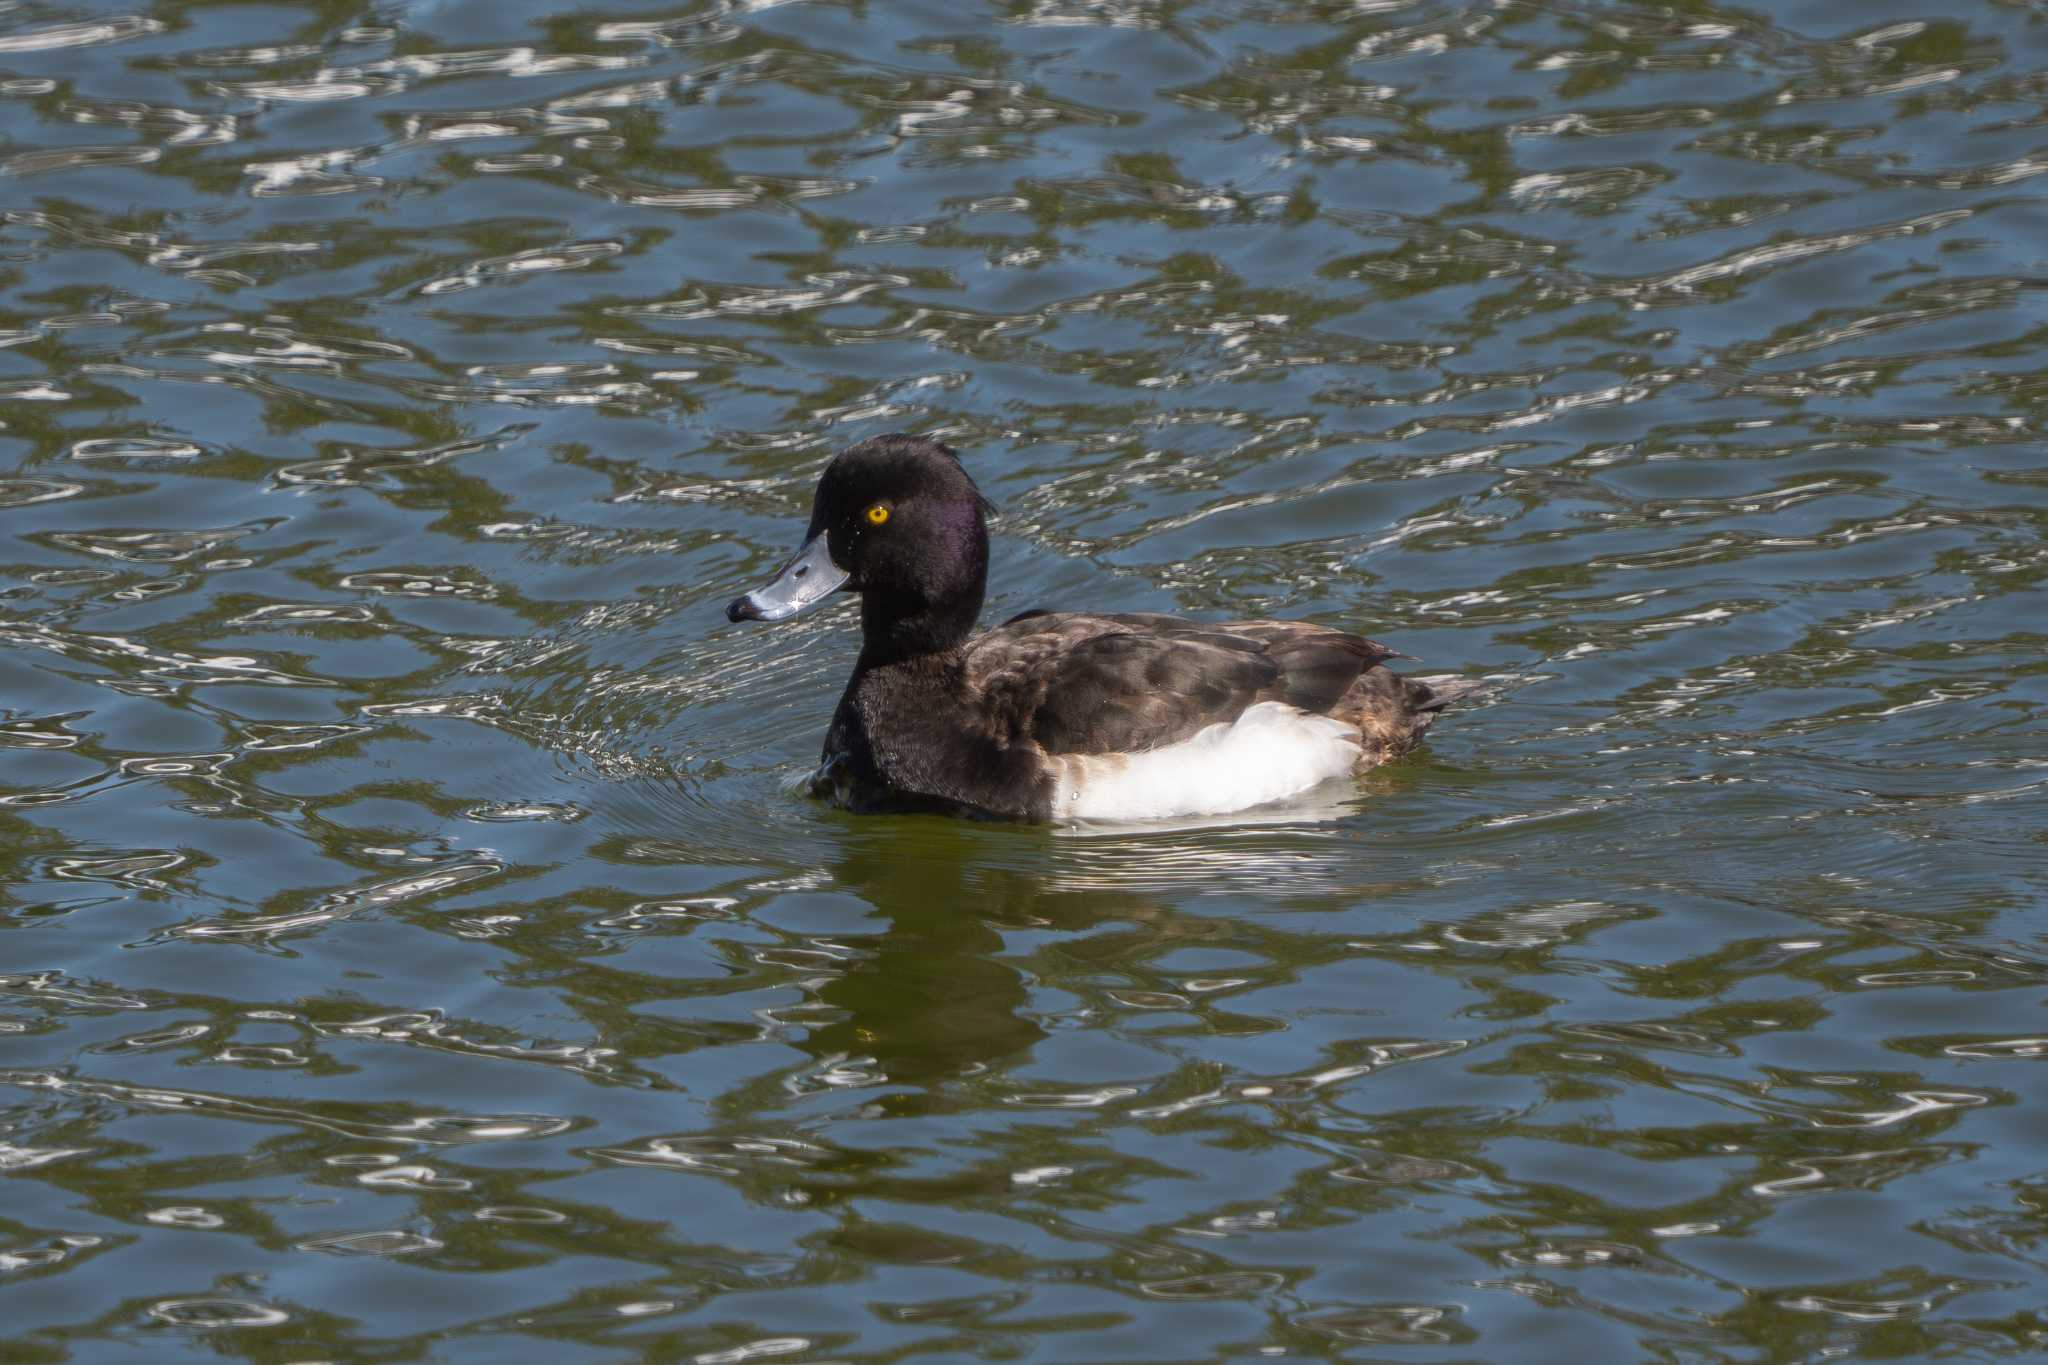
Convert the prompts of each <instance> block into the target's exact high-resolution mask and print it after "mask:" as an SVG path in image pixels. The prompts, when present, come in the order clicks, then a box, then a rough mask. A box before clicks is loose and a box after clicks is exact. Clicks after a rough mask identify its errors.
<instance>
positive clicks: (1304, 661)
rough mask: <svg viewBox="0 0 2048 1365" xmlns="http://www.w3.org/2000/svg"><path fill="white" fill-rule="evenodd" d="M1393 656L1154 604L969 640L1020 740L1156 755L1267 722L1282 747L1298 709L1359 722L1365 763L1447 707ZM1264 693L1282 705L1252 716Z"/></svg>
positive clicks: (1364, 642) (1345, 641)
mask: <svg viewBox="0 0 2048 1365" xmlns="http://www.w3.org/2000/svg"><path fill="white" fill-rule="evenodd" d="M1392 657H1394V651H1393V650H1391V649H1389V648H1388V647H1387V646H1385V645H1383V644H1380V643H1379V642H1377V641H1375V640H1368V639H1366V638H1364V637H1363V636H1358V635H1352V634H1350V633H1348V632H1345V631H1341V630H1335V629H1332V628H1330V627H1328V626H1318V625H1313V624H1310V623H1307V622H1301V621H1225V622H1220V623H1207V622H1198V621H1187V620H1183V619H1181V618H1179V617H1174V616H1160V615H1152V614H1149V613H1128V614H1124V613H1119V614H1100V615H1098V614H1095V613H1081V612H1049V611H1033V612H1026V613H1024V614H1023V615H1021V616H1017V617H1013V618H1012V619H1010V620H1008V621H1005V622H1004V623H1003V624H1002V625H1000V626H997V627H996V628H995V629H993V630H991V631H989V632H987V633H986V634H984V635H981V636H978V637H976V638H975V639H973V640H970V641H969V642H968V645H967V669H968V676H969V679H970V680H971V682H972V683H973V684H974V685H975V687H976V688H977V689H978V690H979V692H980V693H981V696H982V698H983V705H984V706H985V708H986V712H987V714H988V716H989V718H990V720H991V722H992V723H993V724H994V725H995V726H996V728H997V730H998V733H999V735H1000V737H1001V738H1003V739H1004V740H1005V741H1006V742H1009V743H1023V744H1030V745H1035V746H1037V747H1039V748H1041V749H1043V750H1044V751H1045V752H1046V753H1047V754H1048V755H1119V754H1143V753H1149V752H1152V751H1156V750H1160V749H1165V748H1168V747H1170V746H1177V745H1182V744H1183V743H1184V742H1185V741H1189V740H1192V739H1194V738H1195V737H1196V736H1198V735H1202V734H1203V732H1205V731H1209V730H1211V727H1215V726H1232V727H1233V728H1236V729H1244V728H1246V725H1248V724H1250V723H1252V722H1257V723H1259V725H1260V726H1261V728H1262V729H1263V730H1264V731H1266V733H1262V734H1261V735H1259V736H1257V737H1256V739H1257V741H1258V742H1260V743H1265V744H1270V743H1271V742H1273V740H1274V739H1275V738H1276V737H1277V734H1278V727H1279V726H1281V725H1282V723H1283V722H1284V720H1285V718H1287V717H1298V716H1300V715H1302V714H1305V715H1306V716H1308V717H1317V716H1327V717H1330V718H1331V719H1333V720H1336V721H1338V722H1340V723H1341V724H1342V725H1344V726H1347V727H1349V728H1350V729H1351V730H1353V731H1356V732H1357V733H1356V736H1355V743H1356V746H1357V750H1358V753H1357V757H1356V760H1355V762H1354V763H1353V764H1351V765H1350V766H1353V767H1355V768H1357V769H1364V768H1367V767H1371V766H1373V765H1374V764H1377V763H1380V762H1384V761H1385V760H1387V759H1389V758H1393V757H1396V756H1398V755H1400V754H1402V753H1405V752H1406V751H1407V750H1408V749H1410V748H1412V747H1414V744H1415V742H1416V741H1417V739H1419V738H1420V736H1421V734H1422V731H1423V730H1424V729H1426V728H1427V727H1428V725H1429V722H1430V720H1431V719H1433V718H1434V715H1435V712H1436V711H1437V710H1439V709H1440V708H1441V707H1442V705H1443V704H1444V700H1445V699H1444V698H1440V697H1438V696H1437V695H1436V693H1434V692H1433V691H1432V690H1431V689H1430V688H1429V687H1427V686H1425V685H1424V684H1422V683H1418V682H1415V681H1414V680H1412V679H1406V678H1402V677H1399V676H1398V675H1396V674H1394V673H1392V672H1390V671H1389V670H1388V669H1386V668H1385V667H1383V666H1382V665H1383V664H1384V662H1385V661H1386V660H1387V659H1390V658H1392ZM1261 703H1277V704H1278V705H1275V706H1270V707H1267V708H1265V709H1264V710H1262V711H1260V712H1258V713H1255V714H1254V715H1253V716H1250V717H1247V715H1246V713H1247V712H1248V711H1251V709H1252V708H1253V707H1257V706H1259V705H1260V704H1261ZM1241 721H1243V722H1246V725H1240V724H1239V722H1241ZM1297 728H1299V727H1297ZM1319 733H1321V734H1323V735H1325V736H1329V735H1332V734H1334V731H1333V730H1332V729H1331V727H1329V726H1327V725H1324V726H1323V727H1322V728H1321V731H1320V732H1319ZM1251 738H1254V737H1252V736H1247V739H1251ZM1233 761H1239V760H1233Z"/></svg>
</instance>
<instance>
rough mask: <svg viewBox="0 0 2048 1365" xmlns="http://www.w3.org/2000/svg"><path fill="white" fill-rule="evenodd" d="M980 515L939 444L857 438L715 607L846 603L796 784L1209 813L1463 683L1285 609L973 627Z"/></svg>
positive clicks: (1131, 813)
mask: <svg viewBox="0 0 2048 1365" xmlns="http://www.w3.org/2000/svg"><path fill="white" fill-rule="evenodd" d="M994 511H995V508H994V505H993V504H992V503H991V502H989V500H988V499H987V498H985V497H983V496H982V493H981V491H980V489H979V488H977V487H976V486H975V482H974V480H973V478H972V477H971V476H970V475H969V474H968V472H967V470H966V468H965V466H964V465H963V464H962V463H961V460H960V456H959V453H958V452H957V451H955V450H954V449H953V448H952V447H950V446H947V445H945V444H943V443H942V442H940V441H937V440H934V439H931V438H929V437H925V436H917V435H908V434H902V433H897V434H891V435H886V436H876V437H871V438H869V439H867V440H864V441H861V442H859V443H858V444H856V445H853V446H849V447H847V448H846V449H844V450H842V451H841V452H839V453H838V454H837V455H835V456H834V457H833V458H832V459H831V460H830V462H829V463H827V465H826V466H825V469H824V472H823V474H822V475H821V476H820V478H819V480H818V486H817V491H816V494H815V496H814V497H813V499H812V504H811V519H810V525H809V527H808V529H807V530H806V531H805V533H804V538H803V542H802V544H801V545H800V546H799V547H798V549H797V551H796V553H795V554H794V555H792V556H790V558H789V560H788V561H787V562H786V563H784V564H783V565H782V567H781V568H780V570H779V571H778V572H777V573H776V574H775V575H774V577H773V578H772V579H771V580H770V581H769V582H768V583H766V584H765V585H763V586H761V587H758V588H755V589H754V590H753V591H751V592H747V593H745V594H743V595H742V596H740V597H738V598H736V599H735V600H734V601H733V602H732V603H731V604H730V605H729V606H727V607H726V617H727V619H728V620H729V621H731V622H734V623H739V622H744V621H783V620H787V619H789V618H791V617H793V616H796V615H797V614H799V613H800V612H803V611H806V610H809V609H810V608H813V607H816V606H817V605H819V604H820V603H822V602H825V601H826V600H827V599H829V598H831V597H832V596H833V595H834V594H836V593H841V592H845V593H854V594H858V595H859V598H860V629H861V646H860V654H859V657H858V658H857V659H856V661H855V663H854V666H853V675H852V677H851V678H850V679H849V680H848V681H847V684H846V690H845V692H844V694H843V695H842V696H841V697H840V699H839V705H838V707H837V708H836V709H835V710H834V711H833V713H832V721H831V724H830V725H829V727H828V728H827V730H826V733H825V744H824V751H823V753H822V755H821V757H820V761H819V765H818V768H817V770H816V771H815V773H814V774H813V775H812V776H811V779H810V784H809V785H810V790H811V792H812V793H813V794H814V795H817V796H820V797H824V798H827V799H830V800H833V801H836V802H837V803H838V804H840V805H842V806H844V807H846V808H847V809H849V810H851V811H854V812H861V813H868V812H896V813H913V812H925V813H938V814H948V815H957V816H968V817H976V818H981V819H995V820H1010V821H1023V822H1033V823H1040V824H1045V823H1057V824H1086V823H1095V822H1113V823H1121V822H1130V821H1147V820H1164V819H1174V818H1186V817H1209V816H1219V815H1227V814H1229V813H1231V812H1234V811H1239V810H1245V809H1249V808H1251V807H1254V806H1263V805H1268V804H1271V803H1274V802H1280V801H1285V800H1288V799H1289V798H1292V797H1297V796H1300V795H1302V794H1303V793H1306V792H1308V791H1309V790H1310V789H1312V788H1315V787H1318V786H1320V785H1321V784H1323V783H1326V782H1332V781H1335V780H1336V779H1339V778H1343V777H1346V776H1349V775H1353V774H1356V773H1361V772H1364V771H1366V770H1367V769H1370V768H1373V767H1376V766H1378V765H1379V764H1382V763H1386V762H1388V761H1390V760H1393V759H1396V758H1399V757H1401V756H1402V755H1404V754H1406V753H1408V752H1409V751H1411V750H1412V749H1414V748H1415V746H1416V745H1417V744H1418V743H1419V742H1420V741H1421V739H1422V737H1423V734H1424V732H1425V731H1427V730H1428V729H1429V727H1430V724H1431V723H1432V722H1433V721H1434V720H1435V719H1436V717H1437V716H1438V715H1439V714H1440V713H1441V712H1442V711H1443V710H1444V708H1445V707H1446V706H1447V705H1448V704H1449V703H1450V702H1452V701H1453V700H1455V699H1456V698H1457V697H1459V696H1462V695H1464V694H1465V693H1466V692H1467V691H1469V690H1471V688H1472V687H1473V686H1475V684H1470V683H1466V682H1463V681H1461V680H1455V679H1429V680H1426V681H1425V680H1422V679H1417V678H1413V677H1404V676H1402V675H1400V674H1397V673H1394V672H1393V671H1391V670H1390V669H1388V668H1387V667H1386V664H1387V661H1388V660H1389V659H1394V658H1399V657H1403V656H1400V655H1397V654H1396V653H1395V651H1394V650H1392V649H1390V648H1389V647H1388V646H1386V645H1383V644H1381V643H1379V642H1378V641H1376V640H1369V639H1366V638H1365V637H1364V636H1361V635H1355V634H1352V633H1350V632H1348V631H1343V630H1339V629H1336V628H1334V627H1331V626H1324V625H1317V624H1314V623H1311V622H1306V621H1276V620H1250V621H1222V622H1213V623H1212V622H1203V621H1194V620H1187V619H1184V618H1181V617H1177V616H1168V615H1160V614H1155V613H1150V612H1114V611H1110V612H1092V611H1053V610H1045V609H1038V610H1032V611H1026V612H1023V613H1022V614H1020V615H1017V616H1013V617H1011V618H1010V619H1008V620H1007V621H1004V622H1003V623H1002V624H1001V625H998V626H995V627H994V628H992V629H990V630H986V631H983V632H982V633H980V634H975V626H976V624H977V623H978V622H979V620H980V617H981V610H982V605H983V602H984V599H985V597H986V595H987V587H988V563H989V531H988V521H989V517H990V516H991V515H993V513H994Z"/></svg>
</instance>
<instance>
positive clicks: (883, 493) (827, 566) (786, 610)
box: [725, 435, 990, 654]
mask: <svg viewBox="0 0 2048 1365" xmlns="http://www.w3.org/2000/svg"><path fill="white" fill-rule="evenodd" d="M989 510H990V507H989V503H988V501H987V499H985V498H983V497H982V496H981V493H980V492H979V490H977V489H976V488H975V486H974V480H973V479H971V478H969V477H968V476H967V471H966V470H965V469H962V468H961V467H960V457H959V456H958V455H956V454H955V453H954V452H953V450H952V449H951V448H950V447H948V446H944V445H941V444H940V443H939V442H937V441H933V440H928V439H926V438H925V437H922V436H901V435H897V436H877V437H874V438H873V439H871V440H866V441H862V442H861V443H860V444H859V445H856V446H851V447H849V448H847V449H846V450H844V451H841V452H840V453H839V454H838V455H837V456H836V457H834V459H833V460H832V463H830V464H828V465H826V466H825V473H824V475H823V476H822V477H821V478H820V479H819V480H818V492H817V495H816V497H815V498H814V499H813V501H812V503H811V524H810V529H809V530H808V531H807V532H806V533H805V536H804V544H803V548H802V549H800V550H798V551H797V553H796V555H795V557H794V558H792V559H791V560H790V561H789V563H788V564H786V565H785V566H784V567H783V569H782V571H781V572H780V573H779V574H777V575H776V578H775V580H774V581H773V582H772V583H770V584H768V585H767V586H766V587H763V588H757V589H756V590H755V591H753V592H750V593H748V594H747V595H746V596H744V597H741V598H739V599H738V600H737V601H735V602H734V603H733V604H732V605H731V606H729V607H727V608H726V609H725V611H726V616H727V617H728V618H729V619H731V620H734V621H779V620H783V619H785V618H786V617H790V616H794V615H796V614H797V613H798V612H800V611H802V610H804V609H805V608H807V607H810V606H813V605H815V604H816V603H818V602H820V601H822V600H823V599H824V598H825V597H826V596H827V595H829V594H830V593H831V592H832V591H833V590H834V589H835V588H836V589H843V590H845V591H848V592H857V593H860V594H861V596H862V602H861V622H862V627H863V629H864V631H865V633H866V635H867V641H868V645H869V647H870V648H871V649H878V648H879V649H883V650H885V651H886V652H887V653H890V654H915V653H926V652H932V651H936V650H944V649H950V648H952V647H953V646H955V645H957V644H959V643H960V642H961V641H962V640H964V639H966V637H967V633H968V632H969V631H970V630H972V629H973V627H974V622H975V619H976V618H977V617H978V616H979V615H980V614H981V603H982V595H983V591H984V589H985V587H986V584H987V580H988V523H987V520H986V517H987V513H988V511H989Z"/></svg>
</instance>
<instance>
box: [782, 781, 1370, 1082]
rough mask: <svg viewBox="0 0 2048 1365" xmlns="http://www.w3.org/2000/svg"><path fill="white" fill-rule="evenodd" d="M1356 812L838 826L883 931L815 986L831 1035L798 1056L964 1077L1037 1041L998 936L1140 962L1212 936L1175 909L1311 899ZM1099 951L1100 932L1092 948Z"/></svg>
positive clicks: (852, 879) (835, 869) (814, 1033)
mask: <svg viewBox="0 0 2048 1365" xmlns="http://www.w3.org/2000/svg"><path fill="white" fill-rule="evenodd" d="M1353 808H1354V807H1351V806H1348V805H1347V806H1337V805H1334V804H1332V805H1330V806H1329V807H1328V808H1323V807H1317V808H1314V809H1312V810H1310V809H1303V808H1294V809H1282V810H1276V811H1275V812H1272V813H1271V819H1270V820H1269V821H1268V822H1267V823H1264V824H1260V823H1256V822H1248V821H1246V820H1244V819H1243V818H1240V819H1238V820H1237V821H1235V822H1234V823H1233V824H1232V825H1231V826H1230V827H1229V828H1227V829H1226V828H1208V827H1204V828H1201V829H1187V830H1159V829H1157V828H1154V829H1150V830H1145V831H1135V830H1132V831H1106V830H1099V831H1091V832H1085V833H1086V834H1088V835H1090V836H1092V837H1072V836H1073V833H1074V832H1061V831H1054V830H1047V829H1034V828H1020V827H1015V826H991V825H983V824H976V823H973V822H968V821H960V820H947V819H943V818H939V817H931V816H918V817H904V818H887V817H883V818H876V817H843V818H842V820H841V827H840V831H839V834H840V837H839V839H838V840H837V852H836V854H835V855H834V856H833V858H832V860H831V862H830V865H829V867H830V873H831V875H832V878H833V881H834V882H835V883H836V884H837V886H838V887H839V888H840V889H843V890H846V891H849V892H851V893H852V894H854V895H856V896H858V897H860V898H861V899H862V900H864V901H865V902H867V904H869V905H870V906H872V907H874V910H875V912H876V915H877V916H878V917H879V921H880V925H881V927H880V928H879V929H878V930H877V931H876V932H875V933H872V934H860V935H853V936H841V938H840V941H841V942H843V943H844V944H845V946H846V947H848V948H850V949H852V950H854V953H855V956H854V957H853V958H852V960H850V961H849V962H848V963H847V964H846V966H845V968H844V969H843V971H842V973H841V974H840V975H838V976H837V977H835V978H833V979H831V980H830V981H828V982H826V983H825V984H824V985H823V986H822V987H820V989H819V999H820V1001H821V1002H822V1003H823V1004H824V1005H826V1006H828V1007H829V1010H830V1012H831V1013H832V1015H833V1017H832V1019H831V1021H830V1022H827V1023H825V1024H822V1025H821V1026H819V1027H816V1028H814V1029H812V1030H811V1032H810V1034H809V1037H808V1039H807V1040H806V1041H804V1042H803V1043H802V1044H800V1045H801V1046H802V1047H803V1048H804V1049H805V1050H806V1051H808V1052H811V1053H813V1054H814V1055H815V1056H817V1057H818V1058H819V1060H820V1062H822V1063H831V1062H833V1061H835V1060H836V1059H842V1058H865V1059H869V1061H870V1064H871V1065H872V1067H873V1068H874V1069H875V1070H877V1071H879V1072H880V1073H881V1074H882V1075H883V1076H884V1077H886V1078H887V1079H888V1080H890V1081H893V1082H898V1083H908V1084H914V1083H921V1082H926V1081H932V1080H938V1079H942V1078H945V1077H949V1076H961V1075H968V1074H973V1073H975V1072H977V1071H983V1070H988V1069H992V1068H995V1067H996V1066H997V1065H998V1064H1000V1063H1002V1062H1004V1061H1006V1060H1008V1059H1010V1058H1013V1057H1015V1056H1016V1055H1018V1054H1020V1053H1023V1052H1025V1051H1027V1050H1028V1049H1030V1048H1031V1047H1032V1045H1034V1044H1035V1043H1037V1042H1038V1041H1039V1040H1040V1039H1041V1038H1043V1037H1044V1036H1045V1029H1044V1027H1043V1026H1042V1025H1041V1024H1039V1023H1038V1022H1037V1020H1036V1019H1035V1018H1034V1017H1033V1011H1032V1009H1031V1002H1030V999H1029V996H1030V990H1031V984H1032V983H1031V981H1030V980H1029V979H1027V969H1026V968H1024V967H1021V966H1019V965H1017V962H1016V961H1015V959H1014V958H1013V957H1012V956H1011V954H1013V953H1015V952H1016V951H1017V950H1016V949H1015V948H1014V947H1013V946H1012V945H1011V944H1009V943H1006V941H1005V935H1006V933H1010V934H1014V933H1017V932H1019V931H1037V932H1048V931H1049V932H1052V933H1054V934H1066V935H1080V934H1082V933H1084V932H1086V931H1088V930H1091V929H1095V928H1098V927H1100V926H1103V925H1108V924H1120V925H1122V926H1125V927H1124V928H1123V929H1121V930H1119V931H1118V932H1117V933H1116V934H1115V935H1114V937H1116V938H1118V939H1136V940H1142V942H1117V943H1103V942H1096V943H1093V944H1091V948H1092V949H1093V951H1091V952H1090V954H1089V956H1091V957H1097V956H1099V955H1101V954H1108V955H1109V956H1111V957H1116V958H1126V957H1133V956H1134V957H1136V958H1139V959H1142V958H1143V957H1146V956H1149V955H1150V954H1151V953H1152V952H1153V951H1156V950H1157V949H1158V948H1159V947H1160V946H1161V945H1163V944H1164V943H1166V942H1168V941H1176V942H1177V941H1179V940H1181V939H1183V938H1186V937H1190V936H1196V935H1200V934H1204V933H1206V932H1207V931H1209V930H1211V929H1213V928H1214V921H1213V920H1211V919H1210V918H1208V917H1207V916H1190V915H1188V914H1185V913H1183V912H1182V911H1180V910H1177V909H1176V908H1175V907H1176V905H1177V904H1178V903H1179V902H1180V901H1181V900H1182V899H1183V898H1184V897H1186V896H1188V895H1193V894H1212V893H1216V892H1228V891H1232V890H1236V891H1242V892H1253V891H1271V890H1273V889H1275V888H1276V887H1280V886H1284V887H1285V889H1286V890H1288V891H1290V892H1293V893H1299V892H1301V891H1303V890H1305V889H1313V887H1314V886H1315V884H1316V883H1317V881H1318V880H1319V877H1318V873H1333V872H1334V870H1335V868H1336V866H1337V860H1338V859H1339V858H1340V857H1341V856H1342V851H1343V842H1342V841H1341V840H1340V839H1338V838H1337V836H1336V835H1335V833H1334V832H1333V831H1334V828H1335V827H1334V826H1333V825H1332V824H1330V823H1329V822H1330V821H1331V820H1332V819H1333V817H1334V816H1336V815H1338V814H1342V813H1343V812H1344V811H1345V810H1348V809H1353ZM1095 937H1096V938H1098V939H1099V938H1100V937H1101V936H1100V935H1097V936H1095Z"/></svg>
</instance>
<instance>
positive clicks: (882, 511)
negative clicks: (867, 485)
mask: <svg viewBox="0 0 2048 1365" xmlns="http://www.w3.org/2000/svg"><path fill="white" fill-rule="evenodd" d="M888 519H889V509H888V508H887V507H884V506H883V505H882V504H881V503H879V502H878V503H876V504H875V505H874V506H873V507H870V508H869V509H868V525H870V526H880V525H881V524H882V523H883V522H885V521H887V520H888Z"/></svg>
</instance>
